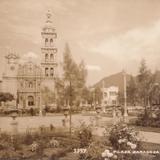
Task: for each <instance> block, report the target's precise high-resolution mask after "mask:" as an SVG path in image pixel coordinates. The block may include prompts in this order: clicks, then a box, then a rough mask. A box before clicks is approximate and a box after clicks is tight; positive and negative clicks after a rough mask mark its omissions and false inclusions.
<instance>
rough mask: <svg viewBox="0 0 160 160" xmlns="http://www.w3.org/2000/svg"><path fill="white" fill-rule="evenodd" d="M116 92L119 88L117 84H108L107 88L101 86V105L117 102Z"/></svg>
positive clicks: (110, 104)
mask: <svg viewBox="0 0 160 160" xmlns="http://www.w3.org/2000/svg"><path fill="white" fill-rule="evenodd" d="M118 92H119V88H118V87H117V86H110V87H108V88H105V87H103V88H102V93H103V98H102V105H103V106H104V107H106V106H115V105H117V104H118Z"/></svg>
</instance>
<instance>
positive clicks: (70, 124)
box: [66, 79, 72, 136]
mask: <svg viewBox="0 0 160 160" xmlns="http://www.w3.org/2000/svg"><path fill="white" fill-rule="evenodd" d="M66 82H67V83H69V84H67V83H66V85H67V86H69V101H68V108H69V133H70V136H71V133H72V82H71V79H69V81H66Z"/></svg>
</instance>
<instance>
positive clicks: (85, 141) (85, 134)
mask: <svg viewBox="0 0 160 160" xmlns="http://www.w3.org/2000/svg"><path fill="white" fill-rule="evenodd" d="M75 134H76V135H77V138H78V140H79V142H80V147H82V148H83V147H86V146H88V145H89V144H90V142H91V141H92V129H91V127H90V126H87V125H86V124H85V123H82V124H81V125H80V128H79V129H78V130H77V131H75Z"/></svg>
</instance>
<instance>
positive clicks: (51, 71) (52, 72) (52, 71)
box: [50, 68, 54, 77]
mask: <svg viewBox="0 0 160 160" xmlns="http://www.w3.org/2000/svg"><path fill="white" fill-rule="evenodd" d="M50 76H51V77H53V76H54V68H50Z"/></svg>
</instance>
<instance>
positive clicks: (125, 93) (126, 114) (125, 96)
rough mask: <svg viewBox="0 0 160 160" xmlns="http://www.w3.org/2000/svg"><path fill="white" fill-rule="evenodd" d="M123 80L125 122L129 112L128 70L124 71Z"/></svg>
mask: <svg viewBox="0 0 160 160" xmlns="http://www.w3.org/2000/svg"><path fill="white" fill-rule="evenodd" d="M123 82H124V114H123V116H124V122H126V121H127V117H128V113H127V91H126V88H127V82H126V72H125V71H123Z"/></svg>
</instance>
